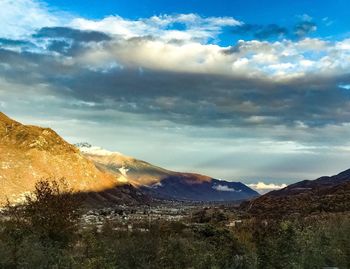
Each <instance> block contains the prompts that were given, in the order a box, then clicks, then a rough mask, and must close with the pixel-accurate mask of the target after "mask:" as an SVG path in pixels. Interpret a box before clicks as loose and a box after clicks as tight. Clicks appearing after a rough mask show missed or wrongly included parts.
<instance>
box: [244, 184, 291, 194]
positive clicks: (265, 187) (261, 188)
mask: <svg viewBox="0 0 350 269" xmlns="http://www.w3.org/2000/svg"><path fill="white" fill-rule="evenodd" d="M247 185H248V186H249V187H250V188H252V189H254V190H256V191H258V192H260V193H266V192H269V191H273V190H280V189H283V188H285V187H287V184H280V185H278V184H274V183H268V184H266V183H264V182H258V183H254V184H247Z"/></svg>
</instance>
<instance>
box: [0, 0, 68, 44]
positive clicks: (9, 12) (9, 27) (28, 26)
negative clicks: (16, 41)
mask: <svg viewBox="0 0 350 269" xmlns="http://www.w3.org/2000/svg"><path fill="white" fill-rule="evenodd" d="M65 19H66V18H65V16H64V15H63V14H62V13H60V14H58V13H57V14H55V12H54V11H52V10H49V8H48V7H47V6H46V5H45V4H44V3H43V2H41V1H35V0H1V1H0V25H1V27H0V36H1V37H6V38H24V37H26V36H28V35H30V34H32V33H33V32H34V31H35V30H37V29H40V28H41V27H45V26H56V25H61V24H62V23H64V20H65Z"/></svg>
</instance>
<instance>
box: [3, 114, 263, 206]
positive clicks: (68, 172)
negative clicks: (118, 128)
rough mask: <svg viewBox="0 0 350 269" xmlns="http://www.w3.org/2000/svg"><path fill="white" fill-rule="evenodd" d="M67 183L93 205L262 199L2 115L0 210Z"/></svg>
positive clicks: (244, 190) (240, 188)
mask: <svg viewBox="0 0 350 269" xmlns="http://www.w3.org/2000/svg"><path fill="white" fill-rule="evenodd" d="M61 178H64V179H65V181H66V183H67V184H68V186H69V187H71V188H72V189H73V190H74V192H76V193H79V194H83V195H84V197H85V198H86V201H88V202H89V204H92V205H93V204H96V205H97V204H102V205H104V204H108V203H146V202H148V201H149V200H150V197H155V198H164V199H181V200H195V201H228V200H241V199H247V198H251V197H255V196H257V195H258V194H257V193H256V192H255V191H253V190H251V189H250V188H248V187H247V186H245V185H244V184H242V183H235V182H226V181H220V180H217V179H213V178H210V177H207V176H203V175H198V174H191V173H178V172H173V171H169V170H166V169H163V168H160V167H157V166H154V165H151V164H149V163H147V162H144V161H141V160H137V159H134V158H132V157H128V156H125V155H122V154H120V153H114V152H109V151H106V150H103V149H101V148H96V147H92V146H90V145H88V144H80V145H78V147H77V146H74V145H71V144H69V143H67V142H66V141H65V140H64V139H62V138H61V137H60V136H59V135H58V134H57V133H56V132H55V131H53V130H51V129H49V128H41V127H37V126H32V125H24V124H21V123H19V122H17V121H15V120H12V119H10V118H9V117H7V116H6V115H5V114H3V113H1V112H0V204H3V203H4V202H5V201H6V200H7V199H9V200H10V201H11V202H19V201H21V200H22V199H23V198H24V196H25V195H27V194H29V193H30V192H31V191H33V189H34V186H35V183H36V182H37V181H38V180H41V179H48V180H53V179H55V180H57V179H61Z"/></svg>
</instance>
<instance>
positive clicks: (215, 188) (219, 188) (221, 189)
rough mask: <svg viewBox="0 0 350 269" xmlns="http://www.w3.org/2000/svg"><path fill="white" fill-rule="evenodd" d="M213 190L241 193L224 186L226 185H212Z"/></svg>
mask: <svg viewBox="0 0 350 269" xmlns="http://www.w3.org/2000/svg"><path fill="white" fill-rule="evenodd" d="M213 189H214V190H217V191H230V192H240V191H241V190H236V189H234V188H230V187H229V186H226V185H214V186H213Z"/></svg>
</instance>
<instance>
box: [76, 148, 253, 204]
mask: <svg viewBox="0 0 350 269" xmlns="http://www.w3.org/2000/svg"><path fill="white" fill-rule="evenodd" d="M77 146H78V147H79V148H80V150H81V152H83V154H84V155H85V156H86V157H87V158H88V159H90V160H91V161H93V162H94V163H95V164H96V166H97V167H99V168H100V169H101V170H104V171H108V172H110V173H113V174H114V175H116V176H117V177H118V178H120V180H121V181H124V182H128V183H130V184H132V185H133V186H135V187H137V188H139V189H141V190H142V191H143V192H144V193H147V194H148V195H150V196H152V197H155V198H163V199H174V200H192V201H234V200H243V199H250V198H252V197H256V196H258V195H259V194H258V193H257V192H255V191H254V190H252V189H250V188H249V187H247V186H246V185H244V184H242V183H240V182H228V181H223V180H217V179H213V178H211V177H208V176H204V175H199V174H194V173H179V172H174V171H170V170H166V169H163V168H161V167H158V166H155V165H152V164H150V163H147V162H145V161H141V160H137V159H134V158H132V157H128V156H125V155H122V154H120V153H117V152H109V151H106V150H104V149H101V148H98V147H93V146H91V145H89V144H87V143H81V144H78V145H77Z"/></svg>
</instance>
